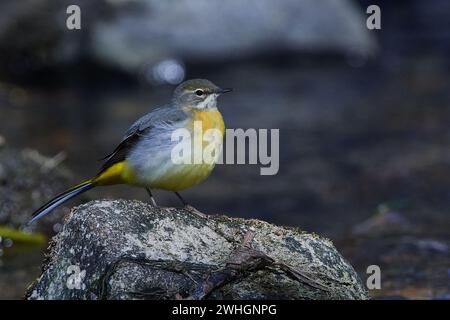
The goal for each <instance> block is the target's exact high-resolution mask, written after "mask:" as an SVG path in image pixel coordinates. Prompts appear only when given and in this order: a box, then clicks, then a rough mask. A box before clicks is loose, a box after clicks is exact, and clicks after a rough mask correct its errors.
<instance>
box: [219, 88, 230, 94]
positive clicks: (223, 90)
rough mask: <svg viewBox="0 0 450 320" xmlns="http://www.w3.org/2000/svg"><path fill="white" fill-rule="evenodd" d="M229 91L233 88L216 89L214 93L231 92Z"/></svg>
mask: <svg viewBox="0 0 450 320" xmlns="http://www.w3.org/2000/svg"><path fill="white" fill-rule="evenodd" d="M231 91H233V89H232V88H225V89H220V88H219V89H217V90H216V92H215V93H217V94H222V93H227V92H231Z"/></svg>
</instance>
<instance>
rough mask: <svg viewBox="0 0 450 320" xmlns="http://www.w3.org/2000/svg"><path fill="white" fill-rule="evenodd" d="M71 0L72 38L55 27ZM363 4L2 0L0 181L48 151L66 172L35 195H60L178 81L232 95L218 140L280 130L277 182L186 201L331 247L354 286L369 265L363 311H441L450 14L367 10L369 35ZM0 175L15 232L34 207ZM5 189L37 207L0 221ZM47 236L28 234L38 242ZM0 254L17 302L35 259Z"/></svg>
mask: <svg viewBox="0 0 450 320" xmlns="http://www.w3.org/2000/svg"><path fill="white" fill-rule="evenodd" d="M73 3H78V4H79V5H80V7H81V10H82V29H81V30H79V31H68V30H67V29H66V28H65V19H66V17H67V15H66V14H65V8H66V7H67V5H68V4H73ZM370 4H373V3H372V2H371V1H366V0H364V1H334V0H322V1H312V0H311V1H294V0H292V1H290V0H285V1H277V2H275V1H256V0H255V1H247V3H246V4H243V3H242V2H241V1H227V2H226V3H225V2H220V1H195V2H191V1H179V2H177V3H175V2H164V1H151V0H135V1H131V0H130V1H128V0H120V1H119V0H115V1H113V0H109V1H107V0H104V1H100V0H95V1H60V2H58V4H55V3H54V2H52V1H46V0H40V1H23V2H22V1H21V2H20V3H18V2H9V3H6V2H2V3H1V4H0V26H1V28H0V30H1V31H0V48H1V49H0V57H1V62H0V77H1V78H0V136H1V137H2V139H0V152H2V153H3V156H0V160H1V159H3V160H2V161H4V162H2V161H0V169H1V165H2V164H3V166H4V167H5V168H10V167H11V166H8V165H7V160H5V159H7V158H8V157H10V158H11V156H9V155H10V154H14V155H15V153H13V151H12V150H15V151H17V150H22V149H25V148H30V149H35V150H37V151H38V152H39V153H41V154H43V155H46V156H48V157H53V156H55V155H58V154H59V156H60V158H61V159H63V158H64V161H63V162H62V163H61V166H62V167H64V170H67V171H68V172H70V174H67V177H66V178H65V179H66V180H63V182H61V181H57V182H53V181H52V180H49V181H50V182H49V183H48V184H52V183H53V185H57V187H58V188H60V189H59V190H62V189H64V187H65V186H63V185H65V184H67V186H69V185H72V184H75V183H77V182H79V181H81V180H82V179H85V178H87V177H90V176H92V175H94V174H95V173H96V172H97V170H98V169H99V166H100V162H99V161H98V159H100V158H102V157H103V156H104V155H106V154H107V153H108V152H110V151H111V150H112V149H113V148H114V146H115V144H116V143H117V142H118V141H120V139H121V137H122V134H123V133H124V131H125V130H126V129H127V127H128V126H129V125H130V124H131V123H132V122H133V121H134V120H135V119H136V118H137V117H139V116H141V115H143V114H145V113H146V112H148V111H150V110H152V109H154V108H155V107H157V106H160V105H162V104H164V103H166V102H168V100H169V99H170V96H171V93H172V90H173V87H174V85H175V84H176V83H179V82H180V81H182V80H183V79H189V78H197V77H201V78H207V79H210V80H212V81H213V82H215V83H216V84H218V85H220V86H223V87H233V88H234V89H235V91H234V92H233V94H230V95H227V96H224V97H223V98H221V100H220V109H221V111H222V113H223V116H224V119H225V122H226V125H227V127H228V128H279V129H280V170H279V173H278V174H277V175H275V176H261V175H260V174H259V167H258V166H254V165H219V166H218V167H217V168H216V169H215V171H214V173H213V174H212V175H211V177H210V178H209V179H208V180H207V181H205V182H204V183H202V184H201V185H199V186H197V187H194V188H192V189H190V190H188V191H186V192H184V196H185V197H186V198H187V199H189V201H190V202H191V203H192V204H194V205H195V206H196V207H198V208H199V209H201V210H202V211H204V212H208V213H226V214H229V215H232V216H239V217H245V218H258V219H263V220H267V221H270V222H273V223H277V224H282V225H288V226H296V227H300V228H302V229H304V230H306V231H312V232H317V233H319V234H322V235H324V236H327V237H329V238H331V239H332V240H333V241H334V243H335V245H336V246H337V247H338V249H339V250H340V251H341V252H342V253H343V254H344V256H345V257H346V258H347V259H348V260H349V261H350V262H351V263H352V265H354V266H355V268H356V269H357V271H358V272H359V273H360V275H361V277H362V278H363V279H366V278H367V274H366V268H367V266H369V265H372V264H376V265H379V266H380V267H381V270H382V281H383V282H382V289H381V290H372V291H371V295H372V296H373V297H375V298H384V299H388V298H424V299H449V298H450V288H449V284H450V251H449V250H450V248H449V246H450V231H449V230H450V218H449V204H450V187H449V186H450V149H449V145H450V126H449V123H450V90H449V83H450V60H449V54H450V22H449V20H448V13H449V12H450V3H448V1H445V0H434V1H420V0H415V1H395V2H394V1H377V3H376V4H378V5H379V6H380V7H381V10H382V29H381V30H375V31H370V30H368V29H367V28H366V25H365V19H366V17H367V15H366V14H365V10H366V8H367V6H368V5H370ZM1 140H3V141H1ZM15 157H16V156H13V157H12V158H13V159H15ZM3 170H4V171H5V170H6V169H3ZM8 170H9V169H8ZM1 171H2V170H0V182H1V187H0V190H3V194H0V210H3V211H2V212H0V218H1V219H0V225H1V224H2V225H4V226H8V227H11V228H17V227H18V226H19V225H20V223H19V222H20V219H18V220H17V221H15V220H14V216H21V217H22V216H23V217H25V216H28V215H30V214H31V213H32V211H33V209H35V208H36V206H39V204H40V203H39V201H41V200H42V199H40V198H39V197H38V200H37V199H36V196H34V198H33V196H32V195H33V192H36V190H31V188H27V187H22V188H16V189H14V188H11V187H8V186H9V184H10V183H11V182H10V179H7V178H2V174H1ZM6 171H7V170H6ZM15 172H17V175H18V176H19V175H21V172H22V171H21V169H20V166H19V168H17V170H16V171H15ZM30 175H31V176H32V174H30ZM51 175H52V172H51V171H50V172H49V173H48V174H44V175H43V176H51ZM4 176H5V177H11V176H8V175H6V174H5V175H4ZM18 176H13V177H12V178H11V179H19V178H21V177H18ZM49 179H51V178H49ZM55 183H56V184H55ZM24 185H25V186H29V185H32V183H31V182H30V184H24ZM1 188H3V189H1ZM6 190H8V193H7V192H6ZM52 191H53V190H52ZM0 192H2V191H0ZM15 192H16V193H21V194H22V193H23V194H25V193H27V194H28V193H29V194H31V196H30V199H34V201H31V200H30V202H23V201H22V202H21V204H20V208H21V209H20V212H13V211H14V210H12V209H11V208H17V207H14V205H15V204H14V205H13V204H11V202H12V201H14V200H11V199H16V198H14V197H15V195H16V193H15ZM47 193H48V194H45V195H44V197H45V198H49V197H50V196H51V192H47ZM155 193H156V197H157V200H158V202H159V203H161V204H164V205H178V203H177V199H176V198H175V197H174V196H173V195H172V194H169V193H167V192H158V191H156V192H155ZM12 195H14V197H13V196H12ZM103 197H108V198H116V197H123V198H128V199H140V200H143V201H148V199H147V195H146V193H145V191H143V190H139V189H135V188H130V187H124V186H114V187H108V188H99V189H96V190H93V191H92V192H91V191H90V192H89V194H88V195H86V198H85V199H84V200H87V199H89V198H91V199H94V198H103ZM2 201H3V204H2V203H1V202H2ZM80 201H81V200H80V199H77V200H74V201H72V202H70V203H69V204H68V208H70V207H71V206H73V205H76V204H78V203H80ZM7 203H8V205H6V204H7ZM8 208H9V209H8ZM65 210H66V211H65V212H67V208H66V209H65ZM16 211H17V210H16ZM58 219H60V217H58ZM59 222H60V220H59V221H58V220H52V221H51V228H49V229H46V230H41V231H42V232H45V233H46V234H47V235H51V234H53V232H55V231H57V230H58V228H60V224H59ZM0 231H1V230H0ZM0 239H1V238H0ZM7 240H11V239H8V238H7V237H3V239H2V242H1V245H0V298H3V299H5V298H7V299H9V298H20V297H21V296H22V295H23V293H24V290H25V288H26V286H27V285H28V284H29V283H30V282H31V281H32V280H33V279H34V278H35V277H36V276H38V275H39V267H40V264H41V261H42V258H43V256H42V252H43V248H45V246H44V247H37V248H36V247H30V246H29V245H25V244H22V245H20V243H11V241H9V242H8V241H7Z"/></svg>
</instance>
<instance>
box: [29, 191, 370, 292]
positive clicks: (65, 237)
mask: <svg viewBox="0 0 450 320" xmlns="http://www.w3.org/2000/svg"><path fill="white" fill-rule="evenodd" d="M249 235H250V236H249ZM206 279H207V280H208V281H209V282H208V283H212V284H213V286H212V288H211V287H210V288H209V289H208V290H206V289H205V287H207V286H204V283H205V280H206ZM27 298H28V299H181V298H193V299H205V298H209V299H222V298H232V299H365V298H367V292H366V291H365V289H364V287H363V285H362V283H361V282H360V280H359V278H358V276H357V274H356V273H355V271H354V270H353V268H352V267H351V266H350V265H349V264H348V263H347V262H346V260H345V259H344V258H343V257H342V256H341V255H340V254H339V253H338V251H337V250H336V249H335V247H334V246H333V244H332V243H331V241H329V240H327V239H324V238H321V237H319V236H317V235H314V234H309V233H305V232H302V231H300V230H298V229H293V228H286V227H279V226H275V225H272V224H269V223H266V222H263V221H259V220H245V219H238V218H229V217H226V216H218V215H212V216H210V218H209V219H206V218H202V217H199V216H197V215H195V214H193V213H192V212H190V211H186V210H185V209H175V208H155V207H152V206H151V205H149V204H144V203H142V202H139V201H125V200H114V201H112V200H99V201H92V202H89V203H87V204H84V205H82V206H79V207H77V208H75V209H74V210H73V211H72V213H71V214H70V215H69V216H68V218H67V221H66V223H65V225H64V227H63V229H62V231H61V232H60V233H59V234H58V235H57V236H56V237H55V238H54V239H53V241H52V244H51V249H50V254H49V256H48V258H47V260H46V262H45V263H44V266H43V273H42V275H41V276H40V277H39V278H38V280H37V281H36V282H35V283H34V285H33V286H32V287H31V288H30V289H29V291H28V293H27Z"/></svg>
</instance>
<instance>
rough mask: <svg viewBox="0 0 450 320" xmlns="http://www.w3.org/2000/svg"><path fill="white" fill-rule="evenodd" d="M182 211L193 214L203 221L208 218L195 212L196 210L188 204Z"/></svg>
mask: <svg viewBox="0 0 450 320" xmlns="http://www.w3.org/2000/svg"><path fill="white" fill-rule="evenodd" d="M184 209H185V210H187V211H189V212H190V213H193V214H195V215H196V216H198V217H200V218H203V219H209V216H208V215H207V214H205V213H203V212H201V211H199V210H197V209H196V208H194V207H193V206H191V205H190V204H186V205H185V206H184Z"/></svg>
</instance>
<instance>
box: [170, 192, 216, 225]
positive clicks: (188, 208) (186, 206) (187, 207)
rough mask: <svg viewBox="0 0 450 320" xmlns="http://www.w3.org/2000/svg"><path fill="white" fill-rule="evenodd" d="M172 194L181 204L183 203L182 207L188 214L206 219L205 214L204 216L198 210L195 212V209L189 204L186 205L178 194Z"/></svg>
mask: <svg viewBox="0 0 450 320" xmlns="http://www.w3.org/2000/svg"><path fill="white" fill-rule="evenodd" d="M174 193H175V194H176V196H177V197H178V199H180V201H181V203H183V206H184V208H185V209H186V210H188V211H189V212H191V213H193V214H195V215H197V216H199V217H201V218H208V215H207V214H204V213H203V212H200V211H199V210H197V209H196V208H194V207H193V206H191V205H190V204H189V203H187V201H186V200H184V199H183V197H182V196H181V194H179V193H178V192H176V191H174Z"/></svg>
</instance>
